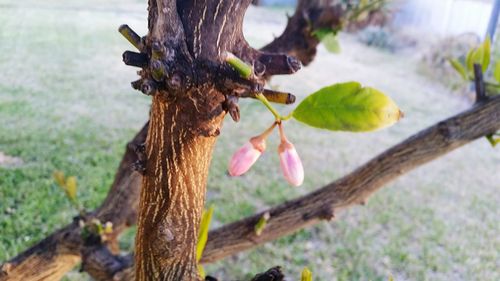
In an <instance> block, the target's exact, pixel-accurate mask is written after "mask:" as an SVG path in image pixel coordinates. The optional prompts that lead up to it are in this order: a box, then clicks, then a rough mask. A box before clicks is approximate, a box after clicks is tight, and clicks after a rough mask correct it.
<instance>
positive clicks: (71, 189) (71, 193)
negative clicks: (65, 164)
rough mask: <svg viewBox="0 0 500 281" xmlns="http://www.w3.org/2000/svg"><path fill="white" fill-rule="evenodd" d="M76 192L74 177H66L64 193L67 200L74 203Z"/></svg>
mask: <svg viewBox="0 0 500 281" xmlns="http://www.w3.org/2000/svg"><path fill="white" fill-rule="evenodd" d="M76 190H77V185H76V177H68V178H67V179H66V189H65V191H66V195H67V196H68V198H69V199H70V200H71V201H73V202H75V201H76Z"/></svg>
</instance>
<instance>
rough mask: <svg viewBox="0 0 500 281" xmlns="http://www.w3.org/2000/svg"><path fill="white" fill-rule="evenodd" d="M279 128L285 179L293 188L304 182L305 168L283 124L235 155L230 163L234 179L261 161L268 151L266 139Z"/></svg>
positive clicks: (253, 139)
mask: <svg viewBox="0 0 500 281" xmlns="http://www.w3.org/2000/svg"><path fill="white" fill-rule="evenodd" d="M276 125H278V126H279V132H280V137H281V143H280V145H279V146H278V153H279V157H280V166H281V170H282V172H283V175H284V176H285V179H286V180H287V181H288V182H289V183H290V184H291V185H293V186H299V185H301V184H302V182H303V181H304V168H303V167H302V162H301V161H300V157H299V155H298V154H297V151H296V150H295V147H294V145H293V144H292V143H291V142H289V141H288V139H287V138H286V136H285V133H284V132H283V126H282V125H281V123H277V122H276V123H274V124H273V125H272V126H271V127H270V128H269V129H267V130H266V131H265V132H264V133H262V134H261V135H259V136H256V137H253V138H251V139H250V140H249V141H248V142H247V143H246V144H245V145H243V146H242V147H241V148H240V149H238V150H237V151H236V153H234V155H233V157H232V158H231V161H230V162H229V168H228V171H229V174H230V175H231V176H233V177H235V176H241V175H243V174H244V173H246V172H247V171H248V170H249V169H250V167H252V165H253V164H254V163H255V162H256V161H257V159H259V157H260V155H261V154H262V153H263V152H264V150H266V138H267V137H268V136H269V134H270V133H271V132H272V131H273V129H274V127H275V126H276Z"/></svg>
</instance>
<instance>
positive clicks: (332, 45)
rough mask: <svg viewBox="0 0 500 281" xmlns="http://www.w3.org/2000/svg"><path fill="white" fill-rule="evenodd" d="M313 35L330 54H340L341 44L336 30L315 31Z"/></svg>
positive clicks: (322, 29)
mask: <svg viewBox="0 0 500 281" xmlns="http://www.w3.org/2000/svg"><path fill="white" fill-rule="evenodd" d="M313 35H314V36H316V37H317V38H318V40H319V41H321V43H322V44H323V45H325V48H326V50H327V51H328V52H330V53H335V54H338V53H340V43H339V40H338V38H337V32H335V30H333V29H331V28H320V29H317V30H315V31H313Z"/></svg>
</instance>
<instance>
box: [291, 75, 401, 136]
mask: <svg viewBox="0 0 500 281" xmlns="http://www.w3.org/2000/svg"><path fill="white" fill-rule="evenodd" d="M292 116H293V117H294V118H295V119H297V120H298V121H300V122H303V123H305V124H307V125H309V126H312V127H316V128H321V129H327V130H331V131H351V132H364V131H373V130H376V129H379V128H383V127H387V126H390V125H392V124H394V123H396V122H397V121H398V120H399V119H400V118H401V117H402V112H401V111H400V110H399V108H398V106H397V105H396V104H395V103H394V101H392V100H391V99H390V98H389V97H387V96H386V95H384V94H383V93H381V92H380V91H377V90H376V89H373V88H369V87H366V88H363V87H361V84H359V83H357V82H347V83H340V84H335V85H332V86H329V87H325V88H323V89H320V90H319V91H317V92H315V93H313V94H312V95H310V96H308V97H307V98H306V99H304V100H303V101H302V102H301V103H300V104H299V105H298V106H297V108H296V109H295V110H294V111H293V113H292Z"/></svg>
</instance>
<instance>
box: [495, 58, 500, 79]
mask: <svg viewBox="0 0 500 281" xmlns="http://www.w3.org/2000/svg"><path fill="white" fill-rule="evenodd" d="M493 77H494V78H495V80H496V81H497V82H498V83H500V62H497V63H496V64H495V69H493Z"/></svg>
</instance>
